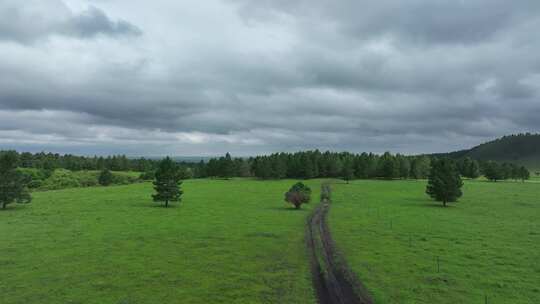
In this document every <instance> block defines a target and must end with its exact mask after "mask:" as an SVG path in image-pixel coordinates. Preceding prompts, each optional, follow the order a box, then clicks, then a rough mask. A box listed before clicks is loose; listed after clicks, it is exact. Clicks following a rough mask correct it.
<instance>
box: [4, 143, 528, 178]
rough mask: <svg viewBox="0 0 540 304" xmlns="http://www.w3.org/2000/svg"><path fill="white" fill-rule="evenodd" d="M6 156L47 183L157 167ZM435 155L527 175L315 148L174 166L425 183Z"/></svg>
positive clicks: (235, 173) (222, 174)
mask: <svg viewBox="0 0 540 304" xmlns="http://www.w3.org/2000/svg"><path fill="white" fill-rule="evenodd" d="M520 136H521V135H520ZM524 136H529V135H524ZM518 137H519V136H518ZM501 140H504V139H501ZM4 153H5V152H4ZM11 153H15V154H17V159H18V164H17V166H18V167H19V168H22V169H23V170H24V169H32V170H34V171H31V174H32V175H33V177H34V179H36V178H37V177H39V178H40V179H42V180H43V181H45V180H46V179H48V178H49V177H50V176H51V174H52V172H54V171H55V170H56V169H63V170H69V171H72V172H78V171H102V170H111V171H115V172H118V171H136V172H140V173H141V174H140V176H139V179H140V180H151V179H153V178H154V172H155V170H156V168H157V164H158V161H157V160H155V159H146V158H137V159H131V158H128V157H126V156H125V155H117V156H108V157H98V156H93V157H84V156H75V155H70V154H67V155H60V154H52V153H43V152H42V153H36V154H32V153H27V152H25V153H17V152H13V151H11ZM437 157H438V158H440V157H451V158H454V159H455V161H456V165H457V168H458V169H459V173H460V174H461V175H462V176H463V177H467V178H477V177H479V176H480V175H484V176H486V177H487V178H488V179H490V180H495V181H496V180H504V179H516V180H517V179H527V178H528V176H529V172H528V170H527V169H525V168H524V167H522V166H518V165H516V164H513V163H508V162H505V163H501V162H493V161H478V160H476V159H474V158H472V157H469V156H467V155H466V154H459V155H458V154H456V153H450V154H440V155H419V156H406V155H400V154H391V153H389V152H386V153H384V154H382V155H377V154H373V153H361V154H354V153H349V152H330V151H326V152H321V151H319V150H314V151H302V152H296V153H284V152H282V153H274V154H271V155H263V156H256V157H250V158H239V157H237V158H233V157H232V156H231V155H230V154H229V153H227V154H226V155H225V156H222V157H219V158H212V159H210V160H208V161H206V162H205V161H202V160H201V161H200V162H198V163H195V162H178V164H179V166H178V167H179V168H180V172H181V177H182V178H183V179H189V178H208V177H217V178H232V177H255V178H259V179H282V178H295V179H310V178H341V179H344V180H347V181H348V180H352V179H408V178H412V179H425V178H427V176H428V174H429V171H430V168H431V162H432V159H433V158H437ZM36 171H37V173H36ZM58 172H63V171H61V170H60V171H58ZM57 175H58V174H57ZM93 179H94V178H92V181H93Z"/></svg>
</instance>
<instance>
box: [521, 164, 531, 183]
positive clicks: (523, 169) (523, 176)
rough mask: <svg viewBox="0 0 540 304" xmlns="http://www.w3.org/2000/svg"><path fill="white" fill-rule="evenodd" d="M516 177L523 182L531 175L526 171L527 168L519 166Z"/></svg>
mask: <svg viewBox="0 0 540 304" xmlns="http://www.w3.org/2000/svg"><path fill="white" fill-rule="evenodd" d="M518 176H519V178H520V179H521V180H522V181H525V180H528V179H529V178H531V173H530V172H529V170H527V168H525V167H524V166H521V167H520V168H519V171H518Z"/></svg>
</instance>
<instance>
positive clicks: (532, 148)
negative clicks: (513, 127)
mask: <svg viewBox="0 0 540 304" xmlns="http://www.w3.org/2000/svg"><path fill="white" fill-rule="evenodd" d="M436 155H437V156H448V157H451V158H463V157H470V158H473V159H476V160H480V161H489V160H493V161H498V162H511V163H515V164H519V165H524V166H527V167H528V168H533V169H540V134H530V133H526V134H517V135H509V136H504V137H502V138H499V139H496V140H493V141H490V142H487V143H484V144H481V145H479V146H476V147H474V148H472V149H468V150H461V151H456V152H451V153H446V154H436Z"/></svg>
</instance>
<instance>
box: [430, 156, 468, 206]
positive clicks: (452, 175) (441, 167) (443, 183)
mask: <svg viewBox="0 0 540 304" xmlns="http://www.w3.org/2000/svg"><path fill="white" fill-rule="evenodd" d="M462 186H463V181H462V180H461V177H460V175H459V171H458V169H457V167H456V164H455V162H454V161H453V160H451V159H449V158H441V159H435V160H433V161H432V163H431V172H430V174H429V177H428V185H427V188H426V193H427V194H428V195H429V196H431V197H432V198H433V199H435V200H436V201H440V202H442V203H443V206H444V207H446V204H447V203H449V202H455V201H457V199H458V198H460V197H461V196H462V195H463V193H462V192H461V187H462Z"/></svg>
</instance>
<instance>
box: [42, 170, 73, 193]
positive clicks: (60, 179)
mask: <svg viewBox="0 0 540 304" xmlns="http://www.w3.org/2000/svg"><path fill="white" fill-rule="evenodd" d="M81 186H82V185H81V183H80V181H79V179H77V178H76V177H75V176H74V174H73V172H71V171H69V170H65V169H58V170H55V171H54V173H53V174H52V175H51V176H50V177H49V178H48V179H46V180H45V181H44V182H43V184H42V185H41V188H40V189H42V190H59V189H65V188H77V187H81Z"/></svg>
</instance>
